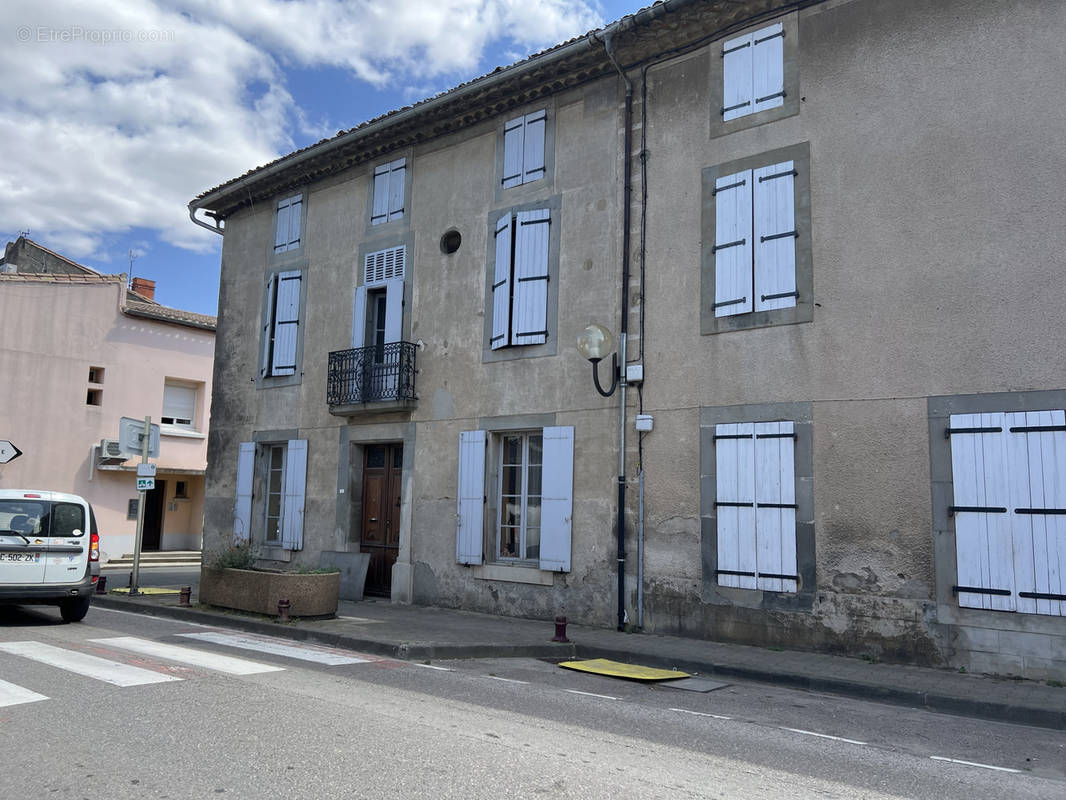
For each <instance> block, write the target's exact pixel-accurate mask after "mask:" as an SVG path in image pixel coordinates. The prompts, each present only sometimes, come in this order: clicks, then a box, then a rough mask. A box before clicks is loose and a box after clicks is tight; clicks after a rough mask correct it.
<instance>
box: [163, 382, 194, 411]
mask: <svg viewBox="0 0 1066 800" xmlns="http://www.w3.org/2000/svg"><path fill="white" fill-rule="evenodd" d="M163 416H164V417H174V418H175V419H187V420H194V419H195V418H196V389H195V388H194V387H192V386H179V385H177V384H173V383H166V384H164V385H163Z"/></svg>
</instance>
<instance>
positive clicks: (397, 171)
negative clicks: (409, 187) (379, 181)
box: [389, 158, 407, 222]
mask: <svg viewBox="0 0 1066 800" xmlns="http://www.w3.org/2000/svg"><path fill="white" fill-rule="evenodd" d="M389 166H390V167H391V170H390V172H389V221H390V222H391V221H392V220H394V219H400V218H401V217H403V212H404V202H403V193H404V186H405V184H406V181H407V161H406V159H403V158H400V159H397V160H396V161H393V162H392V164H390V165H389Z"/></svg>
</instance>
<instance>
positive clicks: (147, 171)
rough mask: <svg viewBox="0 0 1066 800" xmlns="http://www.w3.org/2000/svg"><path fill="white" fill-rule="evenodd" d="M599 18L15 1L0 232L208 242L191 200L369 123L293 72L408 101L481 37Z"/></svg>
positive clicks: (577, 25)
mask: <svg viewBox="0 0 1066 800" xmlns="http://www.w3.org/2000/svg"><path fill="white" fill-rule="evenodd" d="M599 24H601V20H600V18H599V16H598V14H597V12H596V10H594V8H593V6H591V5H590V4H589V3H588V2H586V1H585V0H539V2H536V3H530V2H528V0H394V2H392V3H382V2H378V1H377V0H354V1H353V2H342V1H341V0H173V1H172V2H166V1H165V0H124V2H122V3H114V2H110V1H109V0H91V1H90V2H76V1H75V0H68V1H67V2H61V1H60V0H33V2H29V0H17V1H16V2H11V0H8V2H6V3H4V4H2V7H0V31H3V32H4V33H2V34H0V74H2V75H4V76H5V77H6V79H5V80H4V81H3V82H2V83H0V141H2V142H3V149H4V153H5V156H6V158H5V159H4V163H3V167H2V168H0V230H10V231H16V230H22V229H28V230H30V231H31V235H33V236H34V237H35V238H38V240H39V241H42V242H46V243H48V244H50V245H51V246H53V247H55V248H57V249H61V250H62V251H63V252H64V253H66V254H68V255H70V256H71V257H74V258H86V257H93V256H97V257H98V256H99V255H100V252H99V251H100V248H101V243H102V240H103V235H104V234H106V233H111V232H117V231H124V230H128V229H130V228H132V227H144V228H148V229H150V230H156V231H158V235H159V236H160V238H161V239H163V240H164V241H166V242H169V243H171V244H175V245H178V246H180V247H185V248H189V249H192V250H199V251H203V250H208V249H210V248H211V247H213V246H216V245H217V241H216V240H215V237H212V235H211V234H209V233H207V232H206V231H203V230H202V229H200V228H197V227H196V226H194V225H193V224H192V223H191V222H190V221H189V219H188V216H187V212H186V210H185V205H186V203H187V202H188V201H189V200H190V199H191V198H192V197H193V196H194V195H196V194H197V193H199V192H201V191H203V190H204V189H207V188H210V187H211V186H214V185H216V184H218V183H221V182H223V181H225V180H228V179H229V178H232V177H236V176H237V175H239V174H241V173H243V172H245V171H246V170H248V169H250V168H252V167H254V166H257V165H260V164H263V163H265V162H267V161H270V160H272V159H274V158H276V157H277V156H279V155H281V154H283V153H285V152H288V151H290V150H292V149H293V148H294V147H295V144H294V141H295V137H308V136H313V137H316V138H317V137H319V136H328V135H332V133H334V132H335V130H336V128H337V127H340V126H349V125H352V124H355V123H356V122H359V121H361V120H359V119H344V120H341V121H340V124H339V125H338V124H334V123H331V122H330V121H329V120H319V119H315V120H311V119H309V118H308V115H307V114H306V113H304V111H303V110H302V109H301V108H299V106H298V104H297V102H296V101H295V100H294V98H293V97H292V95H291V94H290V91H289V88H288V87H287V85H286V77H285V70H286V69H287V68H289V67H300V68H312V69H313V68H317V67H334V68H341V69H344V70H346V71H349V72H350V73H351V74H352V75H353V76H354V77H356V78H357V79H359V80H361V81H365V82H367V83H370V84H372V85H374V86H377V87H384V88H388V89H390V90H395V91H396V92H397V96H398V97H404V96H405V91H404V90H405V87H420V86H426V85H439V84H441V83H442V82H443V83H444V84H445V85H450V83H448V80H449V79H454V80H466V79H468V78H469V77H472V76H473V75H474V74H476V71H477V70H478V66H479V60H480V59H481V57H482V55H483V53H484V51H485V49H486V48H487V47H489V46H495V45H503V46H505V47H506V48H507V49H508V50H519V51H521V52H524V53H528V52H532V51H535V50H537V49H541V48H543V47H548V46H551V45H552V44H554V43H556V42H558V41H562V40H565V39H568V38H570V37H572V36H575V35H578V34H581V33H583V32H585V31H586V30H589V29H591V28H594V27H596V26H597V25H599ZM492 66H495V65H492ZM412 99H419V96H418V95H413V96H412ZM401 102H404V101H401ZM398 104H399V103H398Z"/></svg>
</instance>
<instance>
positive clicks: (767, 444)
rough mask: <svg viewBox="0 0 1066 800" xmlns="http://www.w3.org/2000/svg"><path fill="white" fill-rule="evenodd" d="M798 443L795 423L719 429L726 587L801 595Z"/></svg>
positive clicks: (721, 561)
mask: <svg viewBox="0 0 1066 800" xmlns="http://www.w3.org/2000/svg"><path fill="white" fill-rule="evenodd" d="M794 440H795V432H794V427H793V423H792V422H755V423H752V422H745V423H735V424H720V425H716V426H715V429H714V449H715V465H716V486H717V498H716V500H715V508H716V511H717V519H718V584H719V585H720V586H733V587H737V588H741V589H762V590H765V591H773V592H795V591H796V590H797V587H798V575H797V568H796V511H797V506H796V484H795V464H794V460H795V459H794V452H795V445H794Z"/></svg>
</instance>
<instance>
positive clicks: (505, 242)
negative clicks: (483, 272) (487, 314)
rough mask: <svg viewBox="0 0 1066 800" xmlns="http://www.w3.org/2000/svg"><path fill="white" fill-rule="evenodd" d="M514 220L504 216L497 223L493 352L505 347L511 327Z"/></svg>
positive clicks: (493, 299)
mask: <svg viewBox="0 0 1066 800" xmlns="http://www.w3.org/2000/svg"><path fill="white" fill-rule="evenodd" d="M513 228H514V226H513V218H512V217H511V215H510V213H507V214H504V215H503V216H502V217H500V218H499V220H497V222H496V267H495V272H494V273H493V281H492V339H491V341H490V342H489V344H490V345H491V347H492V349H493V350H496V349H498V348H500V347H505V346H506V345H508V344H509V343H510V342H509V341H508V332H509V330H510V327H511V236H512V231H513Z"/></svg>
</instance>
